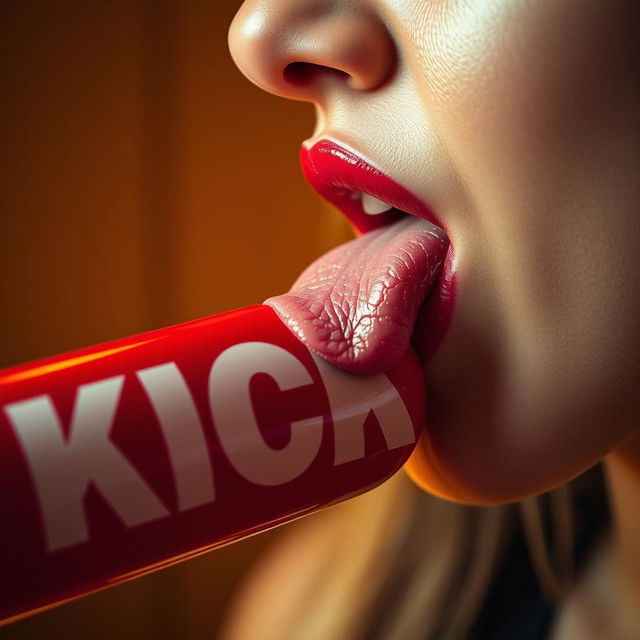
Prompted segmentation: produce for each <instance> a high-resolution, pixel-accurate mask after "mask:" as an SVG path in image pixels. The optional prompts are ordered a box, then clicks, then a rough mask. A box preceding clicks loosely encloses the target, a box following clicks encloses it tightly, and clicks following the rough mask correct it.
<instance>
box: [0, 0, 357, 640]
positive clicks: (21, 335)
mask: <svg viewBox="0 0 640 640" xmlns="http://www.w3.org/2000/svg"><path fill="white" fill-rule="evenodd" d="M239 4H240V2H239V0H214V1H211V0H110V1H109V2H99V1H90V2H87V1H86V0H57V1H48V2H45V1H42V2H40V1H36V0H3V1H2V2H0V336H1V337H0V366H4V365H9V364H12V363H15V362H20V361H26V360H29V359H33V358H36V357H41V356H45V355H49V354H53V353H58V352H61V351H65V350H68V349H72V348H77V347H81V346H84V345H87V344H92V343H96V342H99V341H103V340H107V339H111V338H115V337H118V336H123V335H129V334H132V333H136V332H139V331H144V330H147V329H151V328H154V327H157V326H162V325H166V324H170V323H173V322H180V321H184V320H189V319H192V318H194V317H199V316H202V315H206V314H210V313H215V312H219V311H223V310H225V309H230V308H234V307H238V306H242V305H246V304H251V303H255V302H260V301H262V300H263V299H264V298H265V297H266V296H268V295H271V294H273V293H277V292H279V291H283V290H285V289H286V288H287V287H288V286H289V284H290V283H291V281H292V280H293V279H294V277H295V275H296V274H297V273H298V272H299V271H300V269H302V268H303V267H304V266H305V265H306V264H307V263H308V262H309V261H310V260H311V259H313V258H314V257H316V256H317V255H318V254H319V253H320V252H321V251H323V250H325V249H327V248H328V247H329V246H331V245H333V244H335V243H336V242H337V241H339V240H341V239H344V238H345V237H346V234H347V232H346V227H345V225H344V223H343V222H342V221H341V219H340V218H339V216H337V215H336V214H335V213H333V212H330V211H329V210H328V209H327V208H326V207H324V206H322V205H321V204H320V202H319V200H318V199H317V198H316V197H315V196H313V195H312V194H311V192H310V190H309V188H308V187H307V186H306V185H305V184H304V182H303V180H302V178H301V176H300V174H299V171H298V170H297V153H298V145H299V143H300V141H301V140H302V139H303V138H304V137H305V136H306V135H308V133H309V132H310V131H311V127H312V122H313V114H312V110H311V107H309V106H308V105H301V104H287V103H286V102H284V101H281V100H279V99H277V98H273V97H270V96H267V95H265V94H263V93H262V92H260V91H259V90H258V89H256V88H254V87H253V86H252V85H250V84H249V83H248V82H247V81H246V80H245V79H244V78H242V76H241V75H240V74H239V73H238V72H237V71H236V70H235V68H234V67H233V65H232V63H231V60H230V57H229V55H228V52H227V44H226V31H227V28H228V23H229V22H230V20H231V17H232V15H233V13H234V12H235V10H236V9H237V7H238V6H239ZM274 535H277V532H275V533H269V534H263V535H262V536H260V537H257V538H254V539H251V540H248V541H245V542H243V543H238V544H236V545H232V546H231V547H228V548H225V549H222V550H219V551H216V552H213V553H210V554H207V555H206V556H203V557H201V558H199V559H195V560H192V561H190V562H187V563H185V564H183V565H180V566H177V567H174V568H172V569H169V570H165V571H163V572H160V573H159V574H154V575H152V576H149V577H147V578H143V579H140V580H138V581H136V582H133V583H128V584H126V585H123V586H120V587H116V588H114V589H111V590H109V591H106V592H103V593H100V594H96V595H94V596H91V597H89V598H87V599H85V600H82V601H78V602H76V603H71V604H69V605H65V606H64V607H61V608H59V609H56V610H52V611H50V612H47V613H44V614H41V615H39V616H37V617H35V618H32V619H29V620H25V621H23V622H21V623H17V624H15V625H13V626H11V627H8V628H4V629H0V640H10V639H17V638H29V639H30V640H34V639H36V640H37V639H39V638H42V639H44V638H47V639H48V640H49V639H52V638H65V639H67V638H72V637H79V638H91V639H92V640H100V639H105V640H106V639H111V638H115V637H123V638H136V640H145V639H147V638H148V639H149V640H151V639H153V640H158V639H160V640H162V639H164V638H167V639H169V638H172V639H173V638H181V639H187V640H188V639H190V638H193V639H194V640H195V639H201V638H202V639H204V638H211V637H214V634H215V629H216V626H217V624H219V621H220V619H221V616H222V613H223V610H224V607H225V605H226V603H227V602H228V599H229V597H230V596H231V595H232V593H233V589H234V587H235V585H236V584H237V583H238V580H240V579H241V577H242V573H243V568H244V567H245V566H247V565H248V564H250V562H251V560H252V558H253V557H254V556H255V555H256V554H258V553H259V552H260V551H261V549H262V547H264V546H265V545H268V543H269V540H270V538H271V537H273V536H274ZM0 571H1V568H0Z"/></svg>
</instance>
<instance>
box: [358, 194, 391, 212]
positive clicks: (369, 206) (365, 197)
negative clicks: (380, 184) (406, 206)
mask: <svg viewBox="0 0 640 640" xmlns="http://www.w3.org/2000/svg"><path fill="white" fill-rule="evenodd" d="M362 208H363V209H364V212H365V213H368V214H369V215H371V216H377V215H378V214H379V213H384V212H385V211H389V209H393V207H392V206H391V205H390V204H387V203H386V202H383V201H382V200H378V198H374V197H373V196H370V195H369V194H368V193H363V194H362Z"/></svg>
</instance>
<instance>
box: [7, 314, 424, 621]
mask: <svg viewBox="0 0 640 640" xmlns="http://www.w3.org/2000/svg"><path fill="white" fill-rule="evenodd" d="M347 396H348V397H349V398H350V400H349V402H347V401H346V400H345V398H346V397H347ZM423 419H424V382H423V379H422V376H421V373H420V369H419V364H418V363H417V360H416V358H415V356H413V355H412V354H408V355H407V356H406V357H405V358H404V360H403V361H402V362H401V364H400V365H399V366H398V367H396V368H395V369H394V370H392V371H389V372H388V373H387V374H386V375H379V376H372V377H369V378H364V377H360V376H353V375H351V374H348V373H345V372H342V371H339V370H337V369H333V368H332V367H330V366H329V365H327V364H326V363H323V362H321V361H317V360H315V359H314V357H313V356H312V355H311V353H310V352H309V351H308V350H307V348H306V347H305V346H304V345H303V344H302V343H301V342H299V341H298V340H297V339H296V338H295V336H294V335H293V334H292V333H291V332H290V331H289V329H288V328H287V327H286V326H285V325H284V324H283V323H282V322H281V321H280V320H279V319H278V317H277V316H276V314H275V313H274V311H273V310H272V309H270V308H269V307H266V306H262V305H260V306H256V307H248V308H246V309H241V310H238V311H232V312H229V313H226V314H222V315H219V316H214V317H211V318H205V319H202V320H197V321H194V322H189V323H186V324H181V325H176V326H174V327H169V328H166V329H161V330H158V331H153V332H150V333H147V334H142V335H139V336H134V337H130V338H125V339H123V340H118V341H114V342H111V343H107V344H103V345H99V346H96V347H91V348H88V349H83V350H81V351H77V352H74V353H70V354H66V355H63V356H58V357H55V358H49V359H47V360H43V361H39V362H35V363H31V364H29V365H23V366H20V367H15V368H12V369H8V370H5V371H3V372H1V373H0V567H2V573H1V579H0V619H3V620H4V621H5V622H7V621H8V620H10V619H11V618H15V617H18V616H20V615H22V614H24V613H25V612H29V611H34V610H37V609H39V608H43V607H47V606H50V605H52V604H54V603H56V602H60V601H64V600H66V599H69V598H73V597H77V596H79V595H82V594H85V593H88V592H91V591H93V590H96V589H100V588H103V587H105V586H107V585H110V584H115V583H117V582H121V581H123V580H126V579H131V578H132V577H136V576H137V575H141V574H143V573H146V572H148V571H150V570H154V569H157V568H160V567H162V566H166V565H168V564H171V563H173V562H175V561H177V560H179V559H182V558H187V557H190V556H193V555H195V554H198V553H201V552H203V551H206V550H208V549H213V548H215V547H217V546H220V545H223V544H227V543H229V542H232V541H235V540H238V539H240V538H242V537H245V536H247V535H250V534H252V533H255V532H258V531H261V530H264V529H267V528H269V527H272V526H275V525H277V524H280V523H282V522H286V521H288V520H291V519H293V518H296V517H299V516H301V515H304V514H307V513H310V512H312V511H316V510H318V509H320V508H322V507H325V506H327V505H329V504H333V503H335V502H338V501H341V500H344V499H346V498H349V497H352V496H354V495H357V494H359V493H362V492H363V491H366V490H367V489H370V488H372V487H374V486H376V485H378V484H379V483H381V482H382V481H384V480H385V479H386V478H388V477H389V476H391V475H392V474H393V473H394V472H395V471H396V470H398V469H399V468H400V467H401V466H402V464H403V463H404V462H405V461H406V459H407V457H408V456H409V455H410V453H411V452H412V450H413V449H414V446H415V440H416V439H417V435H418V433H419V431H420V429H421V428H422V425H423ZM403 420H404V422H403ZM402 424H404V427H402V426H401V425H402ZM402 429H404V431H402Z"/></svg>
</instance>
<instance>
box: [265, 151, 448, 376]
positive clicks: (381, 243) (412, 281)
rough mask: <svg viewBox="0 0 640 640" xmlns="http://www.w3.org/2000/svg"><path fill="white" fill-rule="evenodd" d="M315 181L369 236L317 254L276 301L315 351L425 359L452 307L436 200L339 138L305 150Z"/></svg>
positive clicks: (363, 367) (334, 359)
mask: <svg viewBox="0 0 640 640" xmlns="http://www.w3.org/2000/svg"><path fill="white" fill-rule="evenodd" d="M300 158H301V164H302V168H303V172H304V175H305V177H306V179H307V181H308V182H309V184H310V185H311V186H312V187H313V188H314V189H315V190H316V191H317V192H318V193H319V194H320V195H321V196H323V197H324V198H325V199H326V200H328V201H329V202H330V203H332V204H333V205H335V206H336V207H337V208H338V209H340V210H341V211H342V212H343V213H344V214H345V215H346V216H347V218H348V219H349V221H350V222H351V224H352V225H353V227H355V229H356V231H357V232H358V233H359V234H361V235H360V236H359V237H358V238H356V239H355V240H352V241H350V242H347V243H345V244H343V245H341V246H339V247H337V248H335V249H333V250H331V251H329V252H328V253H327V254H325V255H324V256H322V257H321V258H319V259H318V260H316V262H314V263H313V264H312V265H310V266H309V267H308V268H307V269H306V270H305V271H304V272H303V273H302V275H301V276H300V277H299V278H298V280H297V281H296V282H295V284H294V285H293V287H292V289H291V291H290V292H289V293H287V294H284V295H281V296H276V297H274V298H270V299H269V300H267V301H266V304H269V305H270V306H272V307H273V308H274V309H275V310H276V311H277V312H278V313H279V315H280V316H281V317H282V319H283V320H284V321H285V322H286V323H287V324H288V325H289V327H290V328H291V329H292V330H293V331H294V333H296V334H297V335H298V336H299V337H300V339H301V340H303V341H304V342H305V343H306V344H307V346H308V347H309V348H310V349H311V350H312V351H314V352H316V353H318V354H319V355H321V356H322V357H323V358H325V359H326V360H328V361H329V362H331V363H333V364H335V365H336V366H339V367H341V368H343V369H346V370H349V371H352V372H354V373H361V374H372V373H378V372H381V371H386V370H388V369H390V368H392V367H393V366H395V365H396V364H397V363H398V362H399V361H400V359H401V358H402V357H403V356H404V354H405V352H406V350H407V349H408V348H409V344H410V342H411V341H412V339H413V343H414V346H415V347H416V350H417V352H418V355H419V356H420V358H421V360H423V362H424V361H426V360H427V359H428V358H429V357H430V355H431V353H432V352H433V351H434V349H435V348H436V347H437V345H438V344H439V342H440V341H441V339H442V338H443V337H444V334H445V332H446V327H447V325H448V323H449V319H450V316H451V312H452V308H453V298H454V296H453V295H452V294H453V292H454V287H453V284H454V278H453V275H452V264H453V261H452V252H451V247H450V245H449V240H448V238H447V236H446V233H445V231H444V230H443V229H442V228H441V227H440V226H439V225H438V224H437V220H436V218H435V216H434V215H433V213H432V212H431V210H430V209H429V207H428V206H426V205H425V204H424V203H422V202H421V201H420V200H419V199H418V198H416V197H415V196H414V195H413V194H411V193H410V192H409V191H407V190H406V189H405V188H404V187H402V186H401V185H399V184H398V183H396V182H395V181H394V180H392V179H391V178H390V177H389V176H387V175H385V174H384V173H383V172H382V171H380V170H379V169H377V168H376V167H374V166H372V165H371V164H370V163H368V162H367V161H365V160H364V159H363V158H361V157H360V156H358V155H357V154H356V153H354V152H353V151H350V150H348V149H345V148H344V147H342V146H340V145H338V144H337V143H335V142H333V141H330V140H326V139H325V140H320V141H319V142H317V143H316V144H314V145H313V146H312V147H310V148H307V147H305V146H303V147H302V149H301V153H300Z"/></svg>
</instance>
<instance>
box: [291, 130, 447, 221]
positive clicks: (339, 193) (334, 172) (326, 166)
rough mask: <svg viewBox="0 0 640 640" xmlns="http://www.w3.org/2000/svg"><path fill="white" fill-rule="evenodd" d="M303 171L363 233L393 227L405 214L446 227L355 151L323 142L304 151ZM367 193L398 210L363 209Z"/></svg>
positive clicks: (424, 206)
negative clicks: (371, 212) (373, 211)
mask: <svg viewBox="0 0 640 640" xmlns="http://www.w3.org/2000/svg"><path fill="white" fill-rule="evenodd" d="M300 163H301V165H302V171H303V173H304V175H305V178H306V179H307V181H308V182H309V184H310V185H311V186H312V187H313V188H314V189H315V190H316V191H317V192H318V193H319V194H320V195H321V196H322V197H324V198H325V199H326V200H328V201H329V202H331V203H332V204H333V205H335V206H336V207H338V209H340V210H341V211H342V212H343V213H344V214H345V215H346V216H347V217H348V218H349V221H350V222H351V224H352V225H353V226H354V227H356V229H357V230H358V231H360V232H367V231H371V230H372V229H375V228H377V227H380V226H383V225H386V224H390V223H392V222H394V221H395V220H396V219H398V218H399V217H402V216H403V215H404V214H405V213H408V214H410V215H413V216H416V217H419V218H424V219H425V220H428V221H429V222H432V223H433V224H436V225H437V226H442V225H441V224H440V223H439V221H438V220H437V219H436V217H435V216H434V214H433V212H432V211H431V209H430V208H429V207H428V206H427V205H426V204H424V203H423V202H422V201H421V200H419V199H418V198H416V197H415V196H414V195H413V194H412V193H410V192H409V191H408V190H407V189H405V188H404V187H403V186H401V185H400V184H398V183H397V182H395V181H394V180H393V179H392V178H390V177H389V176H387V175H386V174H385V173H383V172H382V171H381V170H380V169H378V168H377V167H374V166H373V165H372V164H370V163H369V162H367V161H366V160H365V159H364V158H362V157H361V156H359V155H358V154H357V153H355V152H354V151H351V150H350V149H347V148H345V147H343V146H341V145H340V144H338V143H337V142H334V141H333V140H328V139H322V140H319V141H318V142H316V143H315V144H314V145H313V146H311V147H306V146H304V145H303V146H302V147H301V149H300ZM362 193H367V194H369V195H371V196H374V197H375V198H378V199H379V200H382V201H384V202H386V203H387V204H389V205H391V206H392V207H394V208H393V209H392V210H390V211H387V212H385V213H382V214H379V215H375V216H372V215H369V214H367V213H365V212H364V210H363V208H362V203H361V198H360V194H362Z"/></svg>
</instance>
